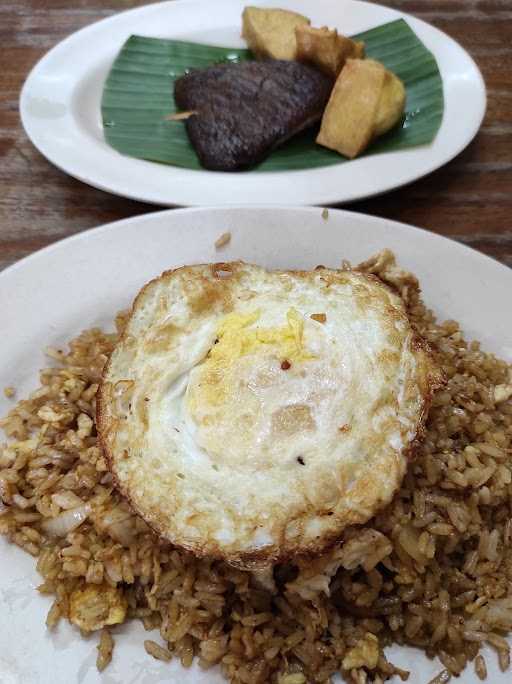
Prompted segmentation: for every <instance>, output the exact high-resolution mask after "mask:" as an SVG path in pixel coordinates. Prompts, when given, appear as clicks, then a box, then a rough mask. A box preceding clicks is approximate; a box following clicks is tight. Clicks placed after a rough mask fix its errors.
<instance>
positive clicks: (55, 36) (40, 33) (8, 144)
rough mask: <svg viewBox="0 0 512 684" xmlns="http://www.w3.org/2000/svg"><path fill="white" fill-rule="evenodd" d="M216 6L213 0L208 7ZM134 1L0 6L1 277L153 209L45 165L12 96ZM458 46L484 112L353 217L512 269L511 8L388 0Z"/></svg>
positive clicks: (497, 2) (56, 0)
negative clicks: (446, 147)
mask: <svg viewBox="0 0 512 684" xmlns="http://www.w3.org/2000/svg"><path fill="white" fill-rule="evenodd" d="M211 2H212V4H213V3H214V0H211ZM143 4H146V3H144V2H139V1H138V0H117V1H116V0H71V1H70V0H67V1H66V2H64V1H63V0H45V1H43V0H3V2H2V3H1V5H0V45H1V48H0V50H1V55H2V57H1V64H2V69H0V188H1V190H0V269H1V268H4V267H5V266H7V265H9V264H11V263H13V262H14V261H16V260H17V259H20V258H21V257H23V256H26V255H28V254H30V253H31V252H33V251H35V250H37V249H39V248H41V247H43V246H45V245H48V244H49V243H51V242H54V241H55V240H59V239H61V238H63V237H66V236H68V235H73V234H75V233H78V232H80V231H83V230H86V229H88V228H91V227H93V226H96V225H100V224H102V223H106V222H109V221H115V220H117V219H122V218H126V217H128V216H133V215H135V214H141V213H143V212H148V211H153V210H155V209H157V208H158V207H154V206H151V205H148V204H142V203H139V202H132V201H130V200H126V199H123V198H118V197H115V196H113V195H109V194H107V193H104V192H101V191H99V190H95V189H94V188H91V187H89V186H87V185H84V184H83V183H80V182H79V181H76V180H74V179H73V178H70V177H69V176H67V175H66V174H64V173H62V172H61V171H59V170H58V169H56V168H55V167H53V166H52V165H51V164H49V163H48V162H47V161H46V160H45V159H44V158H43V157H42V156H41V155H40V154H39V153H38V152H37V151H36V149H35V148H34V147H33V146H32V144H31V143H30V141H29V140H28V139H27V137H26V136H25V133H24V132H23V129H22V127H21V124H20V121H19V113H18V97H19V93H20V89H21V86H22V84H23V81H24V79H25V78H26V76H27V74H28V72H29V71H30V69H31V68H32V67H33V66H34V65H35V63H36V62H37V61H38V60H39V59H40V57H42V56H43V54H44V53H45V52H46V51H47V50H49V49H50V48H51V47H53V46H54V45H55V44H56V43H57V42H58V41H60V40H61V39H62V38H64V37H65V36H66V35H69V34H70V33H72V32H73V31H76V30H77V29H79V28H82V27H83V26H86V25H87V24H90V23H92V22H93V21H96V20H98V19H102V18H104V17H106V16H110V15H112V14H114V13H115V12H118V11H120V10H123V9H128V8H131V7H136V6H140V5H143ZM386 4H388V5H390V6H392V7H395V8H397V9H401V10H403V11H407V12H411V13H412V14H414V15H416V16H418V17H420V18H422V19H425V20H426V21H429V22H430V23H432V24H434V25H435V26H437V27H438V28H440V29H442V30H443V31H445V32H446V33H448V34H449V35H450V36H452V37H453V38H455V40H457V41H458V42H459V43H461V45H463V47H465V48H466V49H467V50H468V51H469V52H470V54H471V55H472V56H473V58H474V59H475V61H476V62H477V63H478V65H479V67H480V69H481V70H482V73H483V75H484V78H485V81H486V84H487V88H488V98H489V100H488V109H487V114H486V117H485V121H484V124H483V126H482V129H481V130H480V132H479V134H478V135H477V137H476V138H475V140H474V141H473V142H472V143H471V144H470V145H469V147H467V148H466V150H464V152H462V154H460V155H459V156H458V157H457V158H456V159H454V160H453V161H452V162H450V163H449V164H447V165H446V166H445V167H444V168H442V169H440V170H438V171H436V172H434V173H432V174H431V175H429V176H427V177H426V178H424V179H422V180H419V181H417V182H415V183H413V184H411V185H409V186H408V187H405V188H402V189H400V190H396V191H394V192H391V193H388V194H387V195H384V196H381V197H378V198H374V199H371V200H365V201H362V202H357V203H355V204H353V205H351V207H350V208H351V209H354V210H356V211H360V212H365V213H369V214H376V215H378V216H385V217H387V218H390V219H395V220H398V221H404V222H406V223H411V224H414V225H417V226H421V227H423V228H427V229H429V230H432V231H434V232H436V233H440V234H442V235H446V236H449V237H451V238H454V239H456V240H459V241H460V242H463V243H465V244H467V245H470V246H471V247H474V248H476V249H479V250H481V251H482V252H485V253H486V254H489V255H491V256H493V257H495V258H496V259H498V260H499V261H501V262H503V263H505V264H508V265H509V266H511V267H512V192H511V190H512V87H511V86H512V43H511V40H510V36H511V35H512V3H511V1H510V0H389V1H388V2H387V3H386Z"/></svg>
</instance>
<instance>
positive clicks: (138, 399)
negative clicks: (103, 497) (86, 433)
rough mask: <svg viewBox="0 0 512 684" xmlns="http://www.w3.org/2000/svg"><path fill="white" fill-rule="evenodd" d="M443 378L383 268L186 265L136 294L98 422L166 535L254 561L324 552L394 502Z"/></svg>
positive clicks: (132, 490) (111, 454)
mask: <svg viewBox="0 0 512 684" xmlns="http://www.w3.org/2000/svg"><path fill="white" fill-rule="evenodd" d="M439 382H440V376H439V371H438V370H437V368H436V366H435V364H434V362H433V361H432V358H431V355H430V353H429V351H428V349H427V347H426V344H425V343H424V342H423V340H421V339H420V338H419V337H418V335H417V333H416V332H415V331H414V330H413V329H412V327H411V325H410V322H409V320H408V317H407V313H406V310H405V307H404V304H403V302H402V300H401V299H400V297H399V296H398V295H397V294H395V293H394V292H393V291H392V290H391V289H390V288H388V287H387V286H386V285H384V284H383V283H382V282H381V281H380V280H379V279H378V278H376V277H374V276H368V275H364V274H362V273H358V272H356V271H349V270H344V271H335V270H329V269H324V268H319V269H317V270H315V271H310V272H308V271H296V272H294V271H267V270H265V269H263V268H260V267H258V266H254V265H249V264H244V263H241V262H234V263H227V264H209V265H199V266H187V267H184V268H179V269H176V270H174V271H169V272H166V273H164V274H163V275H162V276H160V277H159V278H157V279H155V280H153V281H151V282H150V283H148V284H147V285H146V286H145V287H144V288H143V289H142V291H141V292H140V293H139V295H138V296H137V298H136V300H135V302H134V305H133V309H132V312H131V315H130V317H129V320H128V323H127V325H126V329H125V331H124V333H123V335H122V337H121V339H120V341H119V343H118V344H117V346H116V348H115V350H114V352H113V353H112V355H111V358H110V360H109V362H108V364H107V365H106V368H105V371H104V376H103V380H102V383H101V386H100V390H99V393H98V409H97V423H98V433H99V437H100V440H101V443H102V446H103V448H104V451H105V453H106V455H107V460H108V462H109V465H110V469H111V471H112V473H113V475H114V479H115V481H116V483H117V485H118V487H119V489H120V490H121V492H122V493H123V494H124V495H125V496H126V497H127V498H128V499H129V500H130V502H131V504H132V506H133V507H134V509H135V510H136V511H137V512H138V513H139V515H141V516H142V517H143V518H144V519H145V520H146V521H147V522H148V523H149V524H150V525H151V526H152V527H153V528H154V529H155V530H156V531H157V532H158V533H159V534H160V535H162V536H163V537H164V538H166V539H168V540H170V541H171V542H172V543H174V544H176V545H179V546H181V547H183V548H185V549H188V550H190V551H192V552H194V553H196V554H198V555H209V556H213V557H217V558H224V559H226V560H227V561H229V562H231V563H234V564H236V565H239V566H240V567H246V568H250V567H257V566H260V565H265V564H268V563H271V562H275V561H279V560H285V559H290V558H292V557H293V556H295V555H297V554H304V553H315V552H320V551H322V550H324V549H325V548H326V547H327V546H329V545H330V544H331V543H333V542H334V541H335V540H336V539H338V538H339V537H340V535H341V533H342V531H343V529H344V528H345V527H346V526H347V525H352V524H356V523H364V522H366V521H367V520H368V519H369V518H370V517H371V516H373V515H374V514H375V513H376V512H377V511H378V510H379V509H380V508H381V507H382V506H384V505H385V504H386V503H388V502H389V501H390V499H391V498H392V496H393V494H394V492H395V491H396V489H397V488H398V487H399V485H400V482H401V480H402V478H403V476H404V473H405V469H406V465H407V462H408V457H409V454H410V452H411V448H412V446H413V444H414V441H415V439H416V438H417V436H418V434H419V432H420V431H421V429H422V426H423V422H424V419H425V416H426V412H427V410H428V406H429V402H430V399H431V395H432V392H433V391H434V389H435V388H436V386H438V385H439Z"/></svg>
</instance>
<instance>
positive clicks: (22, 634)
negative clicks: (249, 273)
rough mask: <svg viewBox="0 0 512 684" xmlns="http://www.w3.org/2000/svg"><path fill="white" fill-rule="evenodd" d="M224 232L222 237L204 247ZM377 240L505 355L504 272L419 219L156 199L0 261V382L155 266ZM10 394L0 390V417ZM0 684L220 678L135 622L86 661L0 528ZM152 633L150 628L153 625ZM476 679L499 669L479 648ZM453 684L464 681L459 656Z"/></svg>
mask: <svg viewBox="0 0 512 684" xmlns="http://www.w3.org/2000/svg"><path fill="white" fill-rule="evenodd" d="M225 231H230V232H231V235H232V237H231V242H230V243H229V244H228V245H227V246H226V247H224V248H223V249H221V250H215V248H214V242H215V240H216V239H217V238H218V237H219V235H220V234H222V233H224V232H225ZM384 247H389V248H391V249H392V250H394V252H395V253H396V255H397V257H398V259H399V261H400V263H401V264H402V265H403V266H404V267H406V268H407V269H410V270H412V271H413V272H414V273H416V274H417V275H418V276H419V278H420V280H421V284H422V286H423V290H424V296H425V299H426V301H427V303H428V304H429V305H430V306H431V307H432V308H433V309H434V311H435V312H436V313H437V314H438V316H439V317H440V318H455V319H457V320H459V321H460V322H461V323H462V326H463V328H464V330H465V332H466V335H467V337H468V338H477V339H479V340H481V341H482V342H483V344H484V347H485V348H487V349H489V350H492V351H494V352H496V353H497V354H499V355H501V356H502V357H504V358H506V359H507V360H509V361H512V323H511V320H510V317H509V316H506V315H505V314H506V312H507V311H509V302H508V293H509V292H510V291H511V289H512V270H510V269H508V268H507V267H505V266H502V265H500V264H499V263H497V262H496V261H493V260H492V259H489V258H488V257H485V256H483V255H482V254H479V253H478V252H475V251H473V250H470V249H468V248H467V247H464V246H462V245H460V244H458V243H456V242H452V241H450V240H447V239H446V238H442V237H439V236H437V235H434V234H432V233H428V232H426V231H422V230H418V229H415V228H412V227H410V226H405V225H403V224H399V223H394V222H392V221H387V220H384V219H380V218H373V217H370V216H364V215H362V214H355V213H350V212H344V211H331V212H329V216H328V219H327V220H325V219H324V218H322V216H321V210H320V209H316V208H309V209H298V208H275V207H265V208H253V209H247V208H245V209H244V208H237V207H233V208H217V209H185V210H176V211H164V212H160V213H154V214H148V215H145V216H139V217H136V218H132V219H129V220H126V221H120V222H118V223H114V224H111V225H108V226H103V227H101V228H97V229H96V230H92V231H88V232H86V233H82V234H80V235H78V236H76V237H72V238H69V239H67V240H63V241H62V242H59V243H56V244H54V245H52V246H51V247H48V248H46V249H44V250H42V251H41V252H37V253H36V254H34V255H32V256H30V257H28V258H27V259H24V260H23V261H20V262H19V263H17V264H15V265H14V266H11V267H10V268H8V269H7V270H6V271H4V272H3V273H0V330H2V331H3V333H4V334H3V336H2V345H1V346H0V389H1V388H3V387H5V386H8V385H14V386H15V387H17V396H18V397H22V396H24V395H25V394H26V393H27V392H29V391H30V390H31V389H33V388H35V387H36V385H37V377H38V369H39V368H41V367H43V366H44V365H45V364H46V362H47V361H46V360H45V358H44V356H43V353H42V349H43V348H44V347H46V346H48V345H56V346H59V345H62V344H64V343H65V341H66V340H69V339H70V338H71V337H73V336H74V335H76V334H77V333H78V332H79V331H80V330H82V329H83V328H87V327H91V326H94V325H100V326H109V327H110V326H111V323H112V319H113V316H114V314H115V312H116V311H118V310H119V309H121V308H124V307H126V306H127V305H128V304H129V303H130V302H131V300H132V298H133V296H134V295H135V293H136V292H137V290H138V289H139V288H140V287H141V286H142V285H143V284H144V283H145V282H146V281H148V280H149V279H150V278H152V277H153V276H155V275H157V274H159V273H161V272H162V271H163V270H165V269H168V268H172V267H176V266H179V265H183V264H190V263H194V262H195V263H197V262H211V261H220V260H222V261H228V260H232V259H239V258H241V259H245V260H246V261H250V262H255V263H259V264H261V265H263V266H267V267H270V268H312V267H314V266H316V265H318V264H320V263H321V264H324V265H326V266H339V264H340V263H341V260H342V259H343V258H347V259H349V260H351V261H352V262H355V263H356V262H358V261H361V260H363V259H366V258H367V257H368V256H370V255H371V254H373V253H375V252H377V251H378V250H380V249H382V248H384ZM10 406H12V401H9V400H7V399H5V397H4V396H3V393H1V392H0V415H4V414H5V413H6V412H7V410H8V409H9V407H10ZM0 557H1V559H2V562H1V563H0V615H2V624H3V629H2V630H0V682H1V683H2V684H35V683H36V682H37V684H70V683H71V682H77V683H78V684H94V683H99V682H100V681H101V682H102V683H103V684H118V683H119V684H135V683H138V684H157V683H158V682H177V683H178V682H179V683H180V684H187V683H190V682H195V683H197V684H206V683H211V684H221V682H222V681H223V680H222V678H221V676H220V674H219V673H218V672H216V671H213V670H211V671H209V672H208V673H203V672H201V671H200V670H199V668H197V667H196V666H194V667H193V668H191V669H190V670H183V669H182V668H181V667H180V666H179V664H178V663H177V662H176V661H174V660H173V661H172V663H171V664H170V665H165V664H162V663H159V662H157V661H154V660H153V659H152V658H150V657H149V656H147V655H146V654H145V652H144V650H143V647H142V640H143V639H144V638H148V637H144V636H143V635H144V634H145V633H144V632H143V630H142V627H141V625H140V624H139V623H135V622H133V623H130V624H129V625H127V626H123V627H120V628H118V629H117V630H116V632H117V633H119V636H118V638H117V646H116V650H115V653H114V660H113V663H112V664H111V665H110V666H109V667H108V669H107V670H106V672H105V673H104V674H103V675H102V676H101V679H100V676H99V674H98V673H97V672H96V669H95V660H96V654H97V652H96V648H95V646H96V643H97V637H96V636H92V637H90V638H88V639H81V638H80V636H79V634H78V632H77V631H76V630H75V629H74V628H72V627H71V626H70V625H69V624H61V625H59V627H58V629H57V630H56V631H55V632H54V633H48V632H47V631H46V629H45V626H44V620H45V616H46V612H47V611H48V608H49V605H50V599H49V598H48V597H42V596H40V595H39V594H38V593H37V592H36V591H35V587H36V586H37V584H38V583H40V578H39V577H38V575H37V573H36V571H35V561H34V559H33V558H31V557H30V556H28V555H26V554H25V553H23V552H22V551H20V550H19V549H18V548H16V547H14V546H11V545H9V544H8V543H7V542H6V541H5V540H4V539H0ZM153 638H156V639H158V638H159V637H158V635H154V637H153ZM390 655H391V657H392V660H393V662H395V663H397V664H398V665H400V666H402V667H405V668H407V669H410V670H412V672H413V675H412V677H411V680H410V681H412V682H414V684H426V683H427V682H428V681H430V679H431V678H432V677H433V676H434V675H435V674H436V673H437V672H438V671H439V670H440V669H442V667H441V666H440V664H439V663H437V662H431V661H429V660H427V659H426V658H425V657H424V656H423V655H421V654H420V653H419V652H416V651H413V650H411V649H399V648H392V649H390ZM487 663H488V667H489V682H492V683H493V684H498V682H503V684H505V682H508V681H510V679H509V677H510V674H502V673H500V672H499V671H498V668H497V666H496V656H495V654H494V653H491V652H490V653H489V654H488V657H487ZM463 680H464V682H472V683H474V684H476V683H477V682H478V680H477V679H476V677H475V675H474V673H473V670H472V668H468V670H467V671H466V672H465V673H464V676H463Z"/></svg>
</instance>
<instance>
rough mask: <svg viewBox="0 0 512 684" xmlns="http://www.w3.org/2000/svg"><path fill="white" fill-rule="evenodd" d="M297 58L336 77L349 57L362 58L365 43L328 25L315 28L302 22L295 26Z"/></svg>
mask: <svg viewBox="0 0 512 684" xmlns="http://www.w3.org/2000/svg"><path fill="white" fill-rule="evenodd" d="M295 38H296V40H297V60H298V61H299V62H305V63H307V64H312V65H313V66H316V67H318V68H319V69H321V70H322V71H323V72H325V73H326V74H328V75H329V76H332V77H333V78H336V77H337V76H338V74H339V73H340V71H341V70H342V69H343V67H344V66H345V62H346V61H347V59H348V58H349V57H351V58H356V59H362V58H363V57H364V43H363V42H357V41H354V40H351V39H350V38H347V37H346V36H342V35H340V34H339V33H338V31H336V29H333V30H330V29H328V28H327V27H326V26H323V27H322V28H313V27H312V26H307V25H304V24H301V25H300V26H297V27H296V28H295Z"/></svg>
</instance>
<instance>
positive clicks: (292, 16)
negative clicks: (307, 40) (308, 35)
mask: <svg viewBox="0 0 512 684" xmlns="http://www.w3.org/2000/svg"><path fill="white" fill-rule="evenodd" d="M309 23H310V20H309V19H308V18H307V17H304V16H303V15H302V14H298V13H297V12H290V11H289V10H283V9H264V8H262V7H246V8H245V9H244V11H243V13H242V37H243V38H245V40H246V41H247V44H248V46H249V48H250V49H251V50H252V51H253V52H254V54H255V55H256V57H260V58H261V57H271V58H272V59H289V60H292V59H295V57H296V55H297V41H296V38H295V29H296V28H297V26H307V25H308V24H309Z"/></svg>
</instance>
